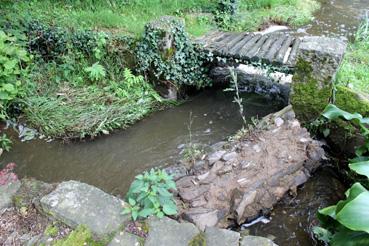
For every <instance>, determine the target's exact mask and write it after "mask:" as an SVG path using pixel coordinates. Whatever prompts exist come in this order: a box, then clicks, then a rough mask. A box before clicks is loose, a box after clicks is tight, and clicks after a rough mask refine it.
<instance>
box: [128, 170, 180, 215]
mask: <svg viewBox="0 0 369 246" xmlns="http://www.w3.org/2000/svg"><path fill="white" fill-rule="evenodd" d="M175 189H176V184H175V182H174V181H173V179H172V177H171V176H170V175H168V174H167V173H166V172H165V171H163V170H155V169H151V170H150V171H147V172H145V173H143V174H140V175H138V176H136V178H135V181H133V183H132V184H131V187H130V188H129V191H128V193H127V201H128V206H127V207H125V209H124V211H123V213H124V214H128V213H130V214H131V216H132V219H133V220H134V221H135V220H137V218H146V217H148V216H150V215H156V216H157V217H159V218H161V217H163V216H164V215H175V214H177V207H176V204H175V202H174V199H173V194H172V193H171V192H170V190H175Z"/></svg>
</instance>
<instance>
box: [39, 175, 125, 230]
mask: <svg viewBox="0 0 369 246" xmlns="http://www.w3.org/2000/svg"><path fill="white" fill-rule="evenodd" d="M123 204H124V202H123V201H121V200H120V199H118V198H116V197H114V196H112V195H109V194H107V193H105V192H104V191H102V190H100V189H98V188H96V187H94V186H91V185H88V184H84V183H80V182H77V181H67V182H62V183H60V184H59V185H58V186H57V187H56V189H55V190H54V191H53V192H51V193H50V194H48V195H46V196H44V197H43V198H42V199H41V206H42V208H43V210H44V212H46V213H47V214H49V215H51V216H52V217H54V218H56V219H58V220H61V221H63V222H64V223H65V224H67V225H69V226H71V227H77V226H78V225H86V226H87V227H88V228H89V229H90V230H91V231H92V232H93V233H95V234H96V235H97V236H99V237H103V236H105V235H108V234H111V233H113V232H115V231H117V230H118V229H119V228H120V227H121V226H123V224H124V223H125V222H127V221H128V220H129V217H128V216H124V215H122V210H123Z"/></svg>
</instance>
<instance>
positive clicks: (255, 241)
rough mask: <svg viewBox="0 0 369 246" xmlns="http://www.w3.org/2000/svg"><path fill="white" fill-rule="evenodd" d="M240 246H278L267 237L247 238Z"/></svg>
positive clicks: (243, 239)
mask: <svg viewBox="0 0 369 246" xmlns="http://www.w3.org/2000/svg"><path fill="white" fill-rule="evenodd" d="M240 246H278V245H277V244H275V243H273V241H272V240H270V239H268V238H265V237H257V236H246V237H244V238H242V241H241V244H240Z"/></svg>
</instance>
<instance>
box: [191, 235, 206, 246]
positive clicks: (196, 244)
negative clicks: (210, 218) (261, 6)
mask: <svg viewBox="0 0 369 246" xmlns="http://www.w3.org/2000/svg"><path fill="white" fill-rule="evenodd" d="M188 246H206V238H205V234H204V233H199V234H197V235H196V236H194V238H192V239H191V241H190V242H189V243H188Z"/></svg>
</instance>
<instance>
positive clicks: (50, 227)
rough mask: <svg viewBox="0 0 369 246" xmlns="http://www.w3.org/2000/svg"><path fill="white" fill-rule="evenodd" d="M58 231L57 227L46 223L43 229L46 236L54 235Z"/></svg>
mask: <svg viewBox="0 0 369 246" xmlns="http://www.w3.org/2000/svg"><path fill="white" fill-rule="evenodd" d="M58 233H59V228H58V227H57V226H54V225H48V226H47V227H46V229H45V231H44V234H45V235H46V236H50V237H55V236H57V235H58Z"/></svg>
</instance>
